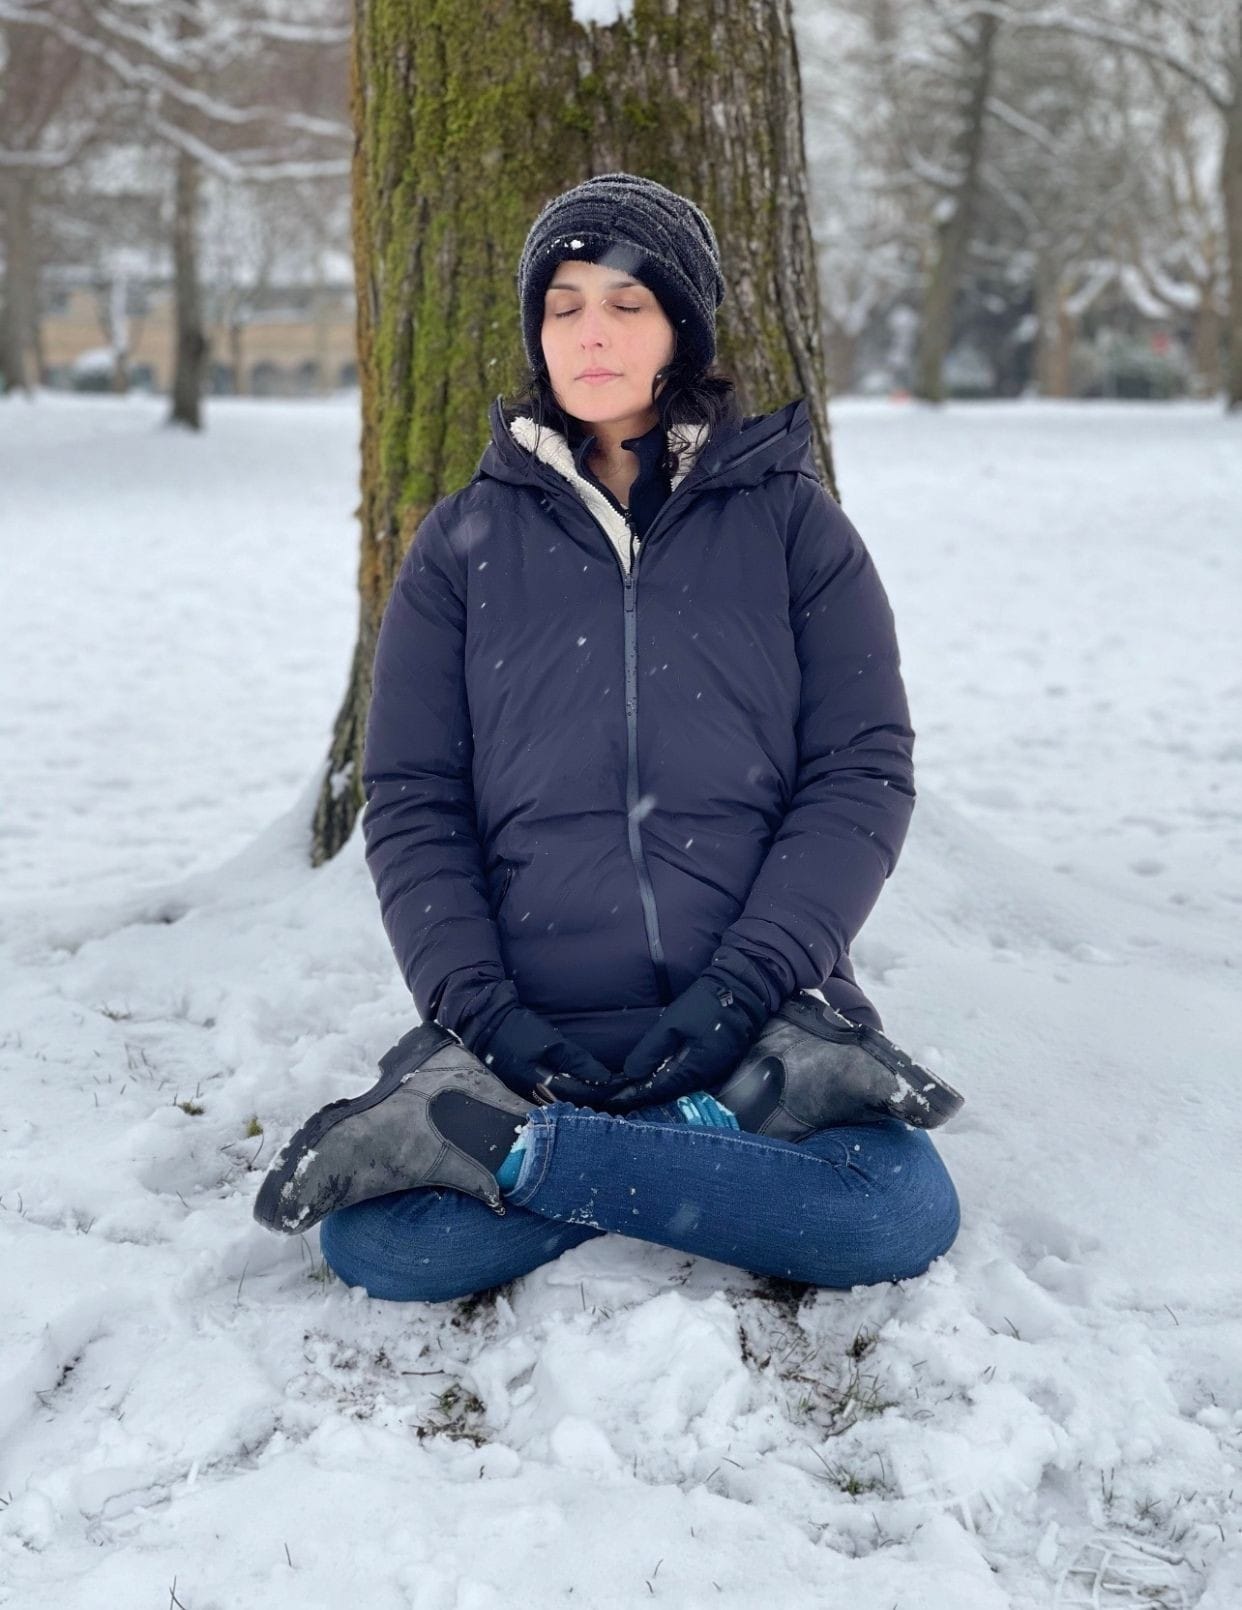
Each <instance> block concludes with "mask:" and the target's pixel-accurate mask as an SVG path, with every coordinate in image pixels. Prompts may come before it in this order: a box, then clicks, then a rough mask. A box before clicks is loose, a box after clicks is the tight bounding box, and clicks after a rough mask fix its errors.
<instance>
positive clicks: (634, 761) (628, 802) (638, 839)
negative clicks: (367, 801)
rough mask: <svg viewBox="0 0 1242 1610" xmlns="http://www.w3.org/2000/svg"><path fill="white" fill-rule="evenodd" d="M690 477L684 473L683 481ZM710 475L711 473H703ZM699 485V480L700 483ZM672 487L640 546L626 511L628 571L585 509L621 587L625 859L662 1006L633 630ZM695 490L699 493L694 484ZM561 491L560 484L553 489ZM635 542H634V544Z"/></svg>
mask: <svg viewBox="0 0 1242 1610" xmlns="http://www.w3.org/2000/svg"><path fill="white" fill-rule="evenodd" d="M688 478H689V477H687V479H688ZM705 479H710V477H705ZM701 484H702V483H700V486H701ZM564 490H565V493H566V495H568V496H572V497H574V499H575V501H576V502H577V503H578V504H579V506H580V507H582V508H586V505H585V504H584V503H583V502H582V499H581V498H579V497H578V496H577V494H576V493H573V492H571V491H570V489H569V487H568V486H566V487H565V489H564ZM682 490H683V488H682V487H680V486H679V487H677V488H676V489H675V490H674V491H673V492H672V493H670V495H669V496H668V498H666V499H665V501H664V504H663V507H662V508H661V509H660V510H659V512H658V513H657V515H656V517H655V519H654V520H653V521H652V522H651V524H650V526H649V527H648V528H647V535H646V536H645V537H644V538H643V540H642V543H641V544H637V536H638V533H637V531H636V530H635V528H634V518H633V516H632V515H631V513H630V511H629V510H628V509H626V510H625V511H624V514H625V523H626V526H627V527H628V528H629V533H630V567H629V570H628V571H627V570H626V568H625V566H624V565H623V564H622V563H621V555H620V554H619V553H618V552H617V550H616V546H615V545H614V543H613V541H612V538H611V537H609V535H608V533H607V532H606V531H605V530H604V527H603V526H602V525H601V524H600V522H599V521H598V520H596V519H595V516H594V515H593V514H591V511H590V510H589V509H587V510H586V512H587V513H588V514H589V515H590V517H591V519H592V520H595V524H596V525H597V526H599V529H600V531H601V533H602V534H603V536H604V538H605V541H606V543H607V546H608V551H609V553H611V555H612V557H613V559H614V560H615V561H616V566H617V569H618V570H619V571H620V572H621V585H622V588H623V590H624V599H625V729H626V768H625V808H626V836H627V841H628V844H629V851H630V860H631V862H632V863H633V866H634V875H635V877H636V878H637V880H638V898H639V901H640V903H641V905H642V909H643V927H644V929H645V931H646V935H647V950H648V953H649V954H650V956H651V965H652V967H653V968H654V969H655V975H656V987H657V988H658V990H659V993H660V1003H661V1005H663V1006H667V1005H668V1004H669V1002H670V1001H671V1000H672V999H673V990H672V985H671V984H670V982H669V976H668V963H667V961H666V960H665V956H664V941H663V940H662V939H661V937H660V915H659V912H658V911H657V909H656V898H655V887H654V885H653V884H652V881H651V872H650V870H649V869H648V866H647V854H646V851H645V850H644V849H643V840H642V830H641V827H640V825H639V821H638V817H637V815H636V814H635V813H636V811H637V808H638V802H639V798H640V795H639V792H638V629H637V617H636V608H637V596H636V594H637V587H638V566H639V561H640V558H641V556H642V550H643V549H644V548H646V547H649V546H650V543H651V538H652V534H653V533H654V532H655V531H656V529H657V528H658V527H659V526H660V525H661V523H662V522H663V521H664V517H665V514H666V513H667V510H668V507H669V504H670V503H672V502H673V501H674V500H675V499H676V498H677V497H678V495H679V494H680V493H681V492H682ZM693 490H694V491H696V492H697V491H698V490H699V487H698V486H696V487H695V488H694V489H693ZM557 491H558V492H560V491H561V488H560V487H557ZM636 544H637V545H636Z"/></svg>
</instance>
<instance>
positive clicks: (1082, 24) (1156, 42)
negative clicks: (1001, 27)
mask: <svg viewBox="0 0 1242 1610" xmlns="http://www.w3.org/2000/svg"><path fill="white" fill-rule="evenodd" d="M972 5H973V7H974V9H975V10H976V11H978V12H979V13H980V14H987V15H989V16H993V17H996V18H997V20H998V21H1000V22H1003V23H1005V24H1007V25H1008V26H1009V27H1011V28H1021V29H1028V28H1029V29H1045V30H1052V31H1054V32H1058V33H1067V34H1077V35H1078V36H1079V37H1080V38H1082V39H1096V40H1099V41H1100V43H1101V44H1107V45H1117V46H1118V47H1119V48H1120V49H1122V50H1132V51H1134V52H1136V53H1137V54H1138V55H1141V56H1146V57H1148V58H1149V59H1150V60H1152V61H1155V62H1159V63H1160V64H1161V65H1162V66H1164V67H1167V68H1168V69H1169V70H1170V71H1171V72H1174V73H1177V74H1178V75H1179V76H1180V77H1182V78H1184V79H1185V80H1186V81H1187V82H1188V83H1191V84H1194V85H1195V87H1196V88H1197V89H1200V90H1202V92H1203V93H1204V94H1205V95H1206V96H1207V97H1208V98H1209V100H1211V101H1212V102H1213V103H1214V104H1215V105H1216V106H1217V107H1219V109H1220V110H1221V111H1222V112H1223V111H1226V110H1227V109H1228V107H1229V105H1230V103H1231V101H1232V98H1233V91H1232V88H1231V86H1230V85H1229V83H1228V81H1227V72H1226V71H1225V70H1223V69H1222V72H1221V76H1220V78H1219V79H1216V78H1213V77H1211V76H1209V73H1208V72H1207V71H1205V70H1204V68H1202V67H1201V66H1200V65H1199V64H1198V63H1196V62H1194V61H1192V60H1191V59H1190V58H1188V57H1186V56H1184V55H1182V54H1181V52H1179V51H1177V50H1174V49H1173V48H1172V47H1171V46H1170V45H1169V44H1168V43H1166V41H1164V40H1162V39H1155V38H1153V37H1152V36H1151V35H1150V34H1144V33H1141V32H1139V31H1138V30H1136V29H1133V28H1125V27H1121V26H1119V25H1118V24H1116V23H1111V22H1106V21H1103V20H1102V19H1099V18H1095V17H1092V16H1090V15H1089V14H1083V13H1082V12H1076V11H1067V10H1065V9H1063V8H1062V7H1061V6H1055V5H1053V6H1045V7H1043V8H1042V9H1041V10H1039V11H1025V10H1014V8H1013V6H1012V5H1010V4H1008V3H1007V0H972ZM1213 65H1215V64H1213Z"/></svg>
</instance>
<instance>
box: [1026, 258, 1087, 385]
mask: <svg viewBox="0 0 1242 1610" xmlns="http://www.w3.org/2000/svg"><path fill="white" fill-rule="evenodd" d="M1035 296H1036V313H1037V315H1038V318H1039V330H1038V332H1037V334H1036V337H1035V385H1036V388H1037V389H1038V391H1039V395H1040V396H1041V397H1069V396H1070V395H1072V392H1073V355H1074V336H1075V333H1076V329H1077V322H1076V320H1075V319H1074V318H1073V317H1072V315H1071V314H1070V312H1069V310H1068V308H1067V307H1066V302H1067V301H1068V298H1067V296H1066V294H1065V285H1064V282H1063V281H1062V279H1061V272H1060V269H1059V268H1058V266H1057V265H1056V264H1055V263H1051V262H1050V263H1048V264H1046V265H1044V264H1041V265H1040V267H1039V269H1038V270H1037V271H1036V275H1035Z"/></svg>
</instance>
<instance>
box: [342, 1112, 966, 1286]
mask: <svg viewBox="0 0 1242 1610" xmlns="http://www.w3.org/2000/svg"><path fill="white" fill-rule="evenodd" d="M959 1217H960V1215H959V1208H958V1200H957V1192H956V1191H955V1190H954V1187H953V1182H952V1180H951V1179H950V1178H949V1174H948V1171H947V1170H946V1168H945V1166H944V1164H943V1162H942V1161H941V1159H940V1155H939V1153H938V1152H937V1151H936V1149H935V1147H934V1146H933V1145H932V1142H931V1139H930V1137H929V1136H928V1135H927V1134H926V1133H924V1132H923V1131H922V1130H918V1129H910V1128H907V1126H906V1125H905V1124H902V1123H899V1122H898V1121H897V1120H896V1119H893V1118H884V1119H880V1120H878V1121H877V1122H875V1123H867V1124H851V1125H840V1126H837V1127H835V1128H831V1129H821V1130H818V1131H817V1132H816V1133H815V1134H813V1135H809V1136H807V1138H806V1139H805V1140H802V1141H799V1142H798V1144H797V1145H792V1144H790V1143H789V1142H788V1141H783V1140H771V1139H769V1138H768V1137H766V1136H763V1135H750V1134H746V1133H743V1132H739V1131H737V1130H730V1129H706V1128H698V1127H694V1126H691V1125H689V1124H687V1123H685V1121H684V1120H683V1119H682V1118H681V1115H680V1114H679V1113H678V1111H677V1109H676V1107H674V1106H667V1107H648V1108H644V1109H643V1110H642V1111H640V1112H637V1113H632V1114H628V1115H627V1116H625V1117H623V1118H622V1117H614V1116H612V1115H610V1114H608V1113H602V1112H595V1111H592V1110H591V1109H589V1108H585V1107H573V1106H569V1105H568V1104H566V1103H563V1102H557V1103H555V1104H554V1105H552V1106H549V1107H536V1108H534V1109H533V1110H532V1112H531V1115H530V1129H529V1138H528V1142H527V1151H526V1154H525V1158H524V1161H523V1166H522V1172H521V1174H520V1176H519V1178H518V1181H517V1184H516V1185H515V1186H514V1187H513V1189H512V1190H511V1191H510V1192H508V1193H507V1195H506V1197H505V1212H504V1214H503V1215H501V1214H497V1213H495V1212H493V1211H492V1209H491V1208H489V1207H488V1206H487V1205H486V1204H485V1203H483V1202H480V1201H479V1200H477V1199H476V1198H475V1197H473V1196H467V1195H465V1194H464V1193H463V1192H460V1191H453V1190H440V1189H438V1188H428V1189H423V1190H415V1191H396V1192H393V1193H392V1194H391V1195H388V1196H379V1197H373V1198H372V1199H371V1200H370V1201H367V1202H357V1203H355V1204H354V1205H353V1206H352V1207H347V1208H341V1209H340V1210H339V1211H337V1212H336V1213H330V1214H329V1215H328V1216H327V1218H325V1219H324V1220H323V1222H322V1224H321V1226H320V1247H321V1249H322V1251H323V1255H324V1258H325V1260H326V1261H327V1263H328V1265H329V1267H330V1268H331V1269H332V1270H333V1272H334V1273H335V1274H337V1275H338V1276H339V1277H340V1278H341V1279H342V1280H343V1281H345V1283H346V1284H347V1285H350V1286H364V1287H365V1288H366V1290H367V1291H368V1292H369V1293H370V1295H371V1296H372V1297H386V1298H389V1299H391V1300H393V1301H396V1302H446V1301H448V1300H450V1299H452V1298H455V1297H464V1296H467V1295H468V1294H469V1293H471V1292H475V1291H483V1290H486V1289H487V1288H488V1287H491V1286H498V1285H501V1284H503V1283H504V1282H505V1281H508V1280H513V1279H515V1278H516V1277H517V1276H519V1275H524V1274H528V1273H529V1272H530V1271H531V1270H532V1269H536V1268H538V1267H539V1265H540V1264H543V1263H547V1262H549V1261H550V1260H551V1259H553V1258H557V1257H559V1256H560V1255H561V1253H562V1252H567V1251H568V1250H569V1249H570V1248H571V1247H576V1246H579V1245H581V1243H582V1242H583V1241H588V1240H590V1239H591V1238H592V1237H593V1236H597V1235H600V1234H601V1233H603V1232H604V1231H612V1232H613V1233H614V1234H617V1235H627V1236H634V1237H636V1238H638V1239H639V1240H642V1241H653V1242H655V1243H657V1244H658V1245H659V1246H663V1247H673V1248H675V1249H676V1250H677V1251H679V1252H688V1253H693V1254H695V1255H697V1256H699V1257H704V1258H714V1259H716V1260H717V1261H718V1262H720V1263H728V1264H734V1265H737V1266H738V1267H739V1268H743V1269H748V1270H750V1271H752V1272H753V1273H755V1274H764V1275H780V1276H783V1277H784V1278H786V1279H788V1280H796V1281H801V1282H803V1283H805V1284H808V1285H815V1286H833V1287H838V1288H845V1289H848V1288H849V1287H850V1286H857V1285H872V1284H874V1283H876V1282H878V1281H884V1280H905V1279H908V1278H909V1277H910V1276H912V1275H918V1274H922V1272H923V1271H924V1270H925V1269H926V1268H927V1266H928V1264H929V1263H931V1261H932V1259H933V1258H938V1257H939V1256H940V1254H941V1253H943V1252H947V1251H948V1249H949V1248H950V1247H951V1246H952V1245H953V1241H954V1239H955V1237H956V1235H957V1231H958V1224H959Z"/></svg>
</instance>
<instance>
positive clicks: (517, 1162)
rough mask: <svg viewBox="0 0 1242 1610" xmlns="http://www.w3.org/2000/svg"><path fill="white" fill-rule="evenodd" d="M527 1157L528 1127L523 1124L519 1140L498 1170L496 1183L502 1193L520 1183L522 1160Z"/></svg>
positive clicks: (511, 1147) (510, 1149)
mask: <svg viewBox="0 0 1242 1610" xmlns="http://www.w3.org/2000/svg"><path fill="white" fill-rule="evenodd" d="M525 1155H526V1125H525V1124H523V1126H522V1131H521V1133H520V1134H519V1136H518V1138H517V1139H516V1140H515V1141H514V1143H513V1145H512V1146H510V1148H509V1150H508V1152H507V1154H506V1156H505V1160H504V1162H503V1163H501V1165H500V1167H499V1168H498V1169H497V1170H496V1183H497V1185H499V1186H500V1189H501V1190H502V1191H511V1190H512V1189H513V1187H514V1186H515V1185H516V1184H517V1182H518V1175H519V1174H520V1173H521V1172H522V1158H523V1157H524V1156H525Z"/></svg>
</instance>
